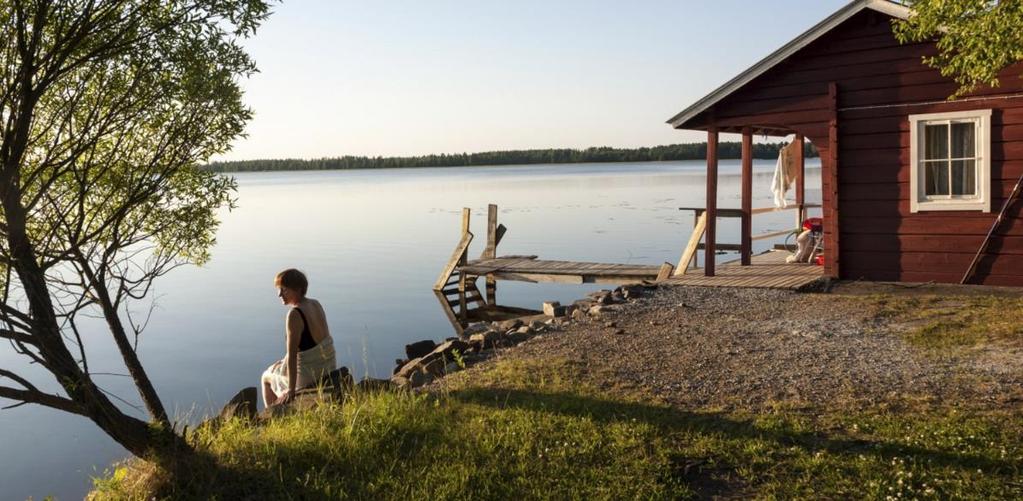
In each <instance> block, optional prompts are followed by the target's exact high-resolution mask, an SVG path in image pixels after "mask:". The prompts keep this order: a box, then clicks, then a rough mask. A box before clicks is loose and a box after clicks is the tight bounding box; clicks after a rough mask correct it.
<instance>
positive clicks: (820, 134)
mask: <svg viewBox="0 0 1023 501" xmlns="http://www.w3.org/2000/svg"><path fill="white" fill-rule="evenodd" d="M935 52H936V49H935V47H934V45H933V44H931V43H919V44H908V45H900V44H899V43H898V42H897V41H896V40H895V38H894V36H893V35H892V32H891V20H890V18H889V17H887V16H885V15H883V14H880V13H877V12H873V11H864V12H861V13H860V14H857V15H856V16H854V17H853V18H851V19H849V20H848V21H846V22H845V23H843V24H842V25H841V26H839V27H837V28H835V29H834V30H832V31H831V32H830V33H828V34H826V35H824V36H822V37H821V38H819V39H818V40H816V41H815V42H813V43H812V44H810V45H809V46H807V47H806V48H804V49H802V50H801V51H799V52H797V53H796V54H794V55H793V56H791V57H790V58H788V59H787V60H786V61H783V62H782V63H780V64H778V65H777V66H775V67H774V68H772V69H771V70H769V71H768V72H766V73H764V74H763V75H761V76H760V77H758V78H756V79H755V80H753V81H752V82H750V83H748V84H747V85H746V86H744V87H743V88H741V89H739V90H738V91H736V92H734V93H732V94H731V95H730V96H728V97H726V98H725V99H723V100H721V101H720V102H719V103H717V104H716V105H715V106H714V107H713V108H712V109H711V110H709V111H708V113H706V114H704V115H700V116H697V117H696V118H694V119H692V120H690V121H689V122H688V123H686V124H683V125H682V126H681V128H686V129H705V128H706V127H709V126H711V125H713V126H716V127H718V128H719V129H720V130H722V131H726V132H739V131H741V128H742V127H744V126H753V127H754V128H755V129H759V130H787V131H792V132H797V133H801V134H803V135H805V136H806V137H807V139H809V140H810V141H812V142H813V143H814V145H815V146H817V148H818V149H819V150H820V152H821V161H822V169H823V172H822V179H823V184H824V186H822V188H823V191H822V193H823V199H824V200H823V202H824V205H825V213H826V214H833V217H832V218H831V219H832V220H831V221H826V224H825V233H826V235H825V237H826V243H827V244H830V245H828V250H827V251H826V252H827V257H828V258H830V259H829V262H828V265H827V268H826V270H825V271H826V273H828V274H830V275H832V276H840V277H842V278H846V279H861V278H862V279H867V280H900V281H914V282H918V281H936V282H958V281H959V280H960V278H962V274H963V273H964V272H965V271H966V269H967V268H968V267H969V264H970V261H971V260H972V259H973V256H974V254H975V253H976V251H977V249H978V248H979V247H980V245H981V243H982V242H983V239H984V236H985V235H986V233H987V231H988V229H989V228H990V227H991V224H992V223H993V222H994V220H995V217H996V216H997V213H998V211H999V210H1000V209H1001V207H1002V204H1003V202H1004V201H1005V198H1006V197H1007V196H1008V194H1009V193H1010V192H1011V191H1012V187H1013V185H1014V184H1015V182H1016V180H1017V179H1018V178H1019V177H1020V175H1021V174H1023V97H1018V96H1013V95H1014V94H1023V80H1021V78H1020V75H1023V65H1016V66H1014V67H1011V68H1008V69H1007V70H1006V71H1004V72H1003V74H1002V75H1001V86H1000V87H997V88H987V87H985V88H982V89H979V90H977V91H976V92H974V93H972V94H970V95H969V96H966V100H964V101H959V102H948V101H946V98H947V97H948V96H949V95H950V94H952V93H953V92H954V91H955V90H956V88H957V85H956V84H955V83H954V82H952V81H951V80H949V79H947V78H945V77H943V76H941V74H940V73H939V72H938V71H937V70H934V69H933V68H930V67H928V66H926V65H925V64H923V62H922V61H921V58H922V57H924V56H927V55H932V54H934V53H935ZM832 82H834V84H835V86H836V87H837V104H832V100H831V98H830V96H829V92H828V90H829V85H830V84H831V83H832ZM833 107H837V110H836V109H835V108H833ZM975 109H992V110H994V111H993V113H992V134H991V136H992V145H991V146H992V147H991V152H992V162H991V180H992V183H993V186H992V196H993V198H992V204H991V207H992V212H991V213H982V212H977V211H962V212H920V213H917V214H913V213H911V212H910V185H909V176H910V169H911V166H910V165H909V155H910V150H909V142H910V133H909V118H908V117H909V115H912V114H919V113H938V112H945V111H958V110H975ZM711 116H712V117H713V124H711V123H710V120H711V119H710V118H709V117H711ZM832 120H835V122H836V123H837V140H836V137H835V135H834V134H832V135H831V137H829V132H832V131H830V129H829V125H831V122H832ZM831 144H835V146H834V147H833V148H835V149H837V155H834V156H833V155H831V152H829V151H828V150H829V147H831V146H829V145H831ZM836 166H837V167H836ZM836 184H837V189H836V186H834V185H836ZM836 202H837V203H836ZM1021 208H1023V201H1020V202H1018V203H1017V204H1016V206H1015V208H1014V209H1013V210H1012V211H1010V212H1009V220H1008V221H1007V222H1006V224H1004V225H1003V226H1002V228H1001V230H1000V231H999V232H998V233H997V234H996V238H995V240H994V241H993V242H992V244H991V247H990V249H989V253H988V255H987V256H986V257H985V258H984V259H983V260H982V261H981V263H980V265H979V266H978V268H977V271H976V274H975V278H974V280H973V281H972V282H973V283H983V284H989V285H1014V286H1023V211H1021ZM829 211H833V212H829ZM836 220H837V223H838V224H837V227H836V225H835V221H836ZM836 247H837V248H838V249H839V254H838V256H837V259H835V256H834V253H833V250H834V249H835V248H836Z"/></svg>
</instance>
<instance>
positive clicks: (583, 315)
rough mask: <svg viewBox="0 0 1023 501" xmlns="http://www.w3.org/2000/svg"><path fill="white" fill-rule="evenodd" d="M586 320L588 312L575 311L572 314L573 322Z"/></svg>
mask: <svg viewBox="0 0 1023 501" xmlns="http://www.w3.org/2000/svg"><path fill="white" fill-rule="evenodd" d="M585 318H586V312H585V311H583V310H575V311H573V312H572V319H573V320H583V319H585Z"/></svg>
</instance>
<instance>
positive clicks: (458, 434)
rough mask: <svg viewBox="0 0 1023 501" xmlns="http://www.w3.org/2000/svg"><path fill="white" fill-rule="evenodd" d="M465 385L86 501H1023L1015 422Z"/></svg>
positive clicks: (570, 379)
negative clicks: (752, 500) (732, 500)
mask: <svg viewBox="0 0 1023 501" xmlns="http://www.w3.org/2000/svg"><path fill="white" fill-rule="evenodd" d="M464 375H468V374H464ZM464 375H463V376H464ZM473 376H474V377H473V378H472V379H470V378H468V377H457V376H456V379H453V380H451V381H450V382H451V383H452V384H450V385H449V388H448V389H447V390H445V391H444V392H442V393H440V394H437V395H413V394H407V393H403V394H391V393H363V394H357V395H354V396H352V397H351V398H349V399H348V400H347V401H345V402H344V403H343V404H324V405H321V406H319V407H317V408H314V409H313V410H310V411H306V412H303V413H301V414H298V415H293V416H289V417H286V418H282V419H279V420H276V421H274V422H272V423H270V424H269V425H266V426H255V425H251V424H248V423H245V422H241V421H232V422H229V423H227V425H226V426H224V427H222V428H221V429H220V430H219V431H216V432H203V433H201V434H199V435H196V436H193V437H191V438H190V439H191V440H192V441H193V442H194V443H195V445H196V446H197V448H198V449H199V450H200V452H201V454H202V455H203V457H204V458H206V460H205V461H206V462H205V463H204V465H203V466H202V467H201V468H197V469H196V470H195V471H193V472H190V473H189V474H187V475H180V476H179V477H178V478H177V479H171V478H169V477H168V476H167V474H165V473H163V472H161V471H159V470H157V469H156V468H154V467H153V466H150V465H149V464H147V463H143V462H139V461H131V462H129V463H127V464H125V465H121V466H118V467H117V468H115V469H114V470H113V471H112V472H110V474H109V475H108V476H107V477H105V478H102V479H97V480H96V486H95V491H94V492H93V494H92V496H93V498H94V499H150V498H153V497H155V498H158V499H189V498H202V499H235V498H245V497H250V498H274V499H319V498H336V499H413V498H414V499H508V498H518V499H684V498H694V497H699V498H704V497H709V496H714V495H722V496H740V497H757V498H766V499H771V498H803V499H818V498H875V499H877V498H890V499H900V498H920V499H924V498H981V499H982V498H1001V499H1009V498H1016V499H1018V498H1020V497H1023V471H1021V467H1023V420H1020V419H1019V415H1018V414H1014V413H1012V412H1009V411H1005V412H985V413H980V414H978V413H970V412H964V411H962V410H958V409H956V408H954V407H949V408H941V409H886V410H878V411H873V412H864V413H858V414H849V413H848V412H843V413H834V414H831V413H828V412H827V411H826V410H819V411H817V412H816V413H809V414H808V413H805V412H796V411H787V410H785V409H784V408H779V409H777V410H775V411H773V412H768V413H764V414H723V413H716V412H710V411H707V412H683V411H680V410H677V409H672V408H669V407H666V406H663V405H660V404H658V403H655V402H644V401H640V400H638V399H637V398H629V396H628V395H626V396H623V397H610V396H608V395H605V394H601V393H600V392H598V391H597V390H596V389H594V388H591V387H589V386H588V385H587V384H586V383H585V382H583V381H578V380H577V378H575V377H574V374H573V372H572V371H571V368H570V365H569V364H568V363H566V362H564V361H559V360H547V361H533V362H529V363H522V362H520V363H513V362H507V361H502V362H497V363H495V364H494V365H493V366H491V367H490V369H489V370H487V371H483V372H477V371H473Z"/></svg>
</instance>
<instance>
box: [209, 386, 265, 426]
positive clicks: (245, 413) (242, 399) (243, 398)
mask: <svg viewBox="0 0 1023 501" xmlns="http://www.w3.org/2000/svg"><path fill="white" fill-rule="evenodd" d="M258 398H259V397H258V395H257V392H256V387H255V386H250V387H248V388H245V389H243V390H242V391H239V392H238V393H237V394H236V395H235V396H233V397H231V400H228V401H227V405H225V406H224V408H223V409H221V410H220V415H219V416H218V419H220V420H222V421H226V420H228V419H231V418H236V417H238V418H242V419H252V418H254V417H256V400H257V399H258Z"/></svg>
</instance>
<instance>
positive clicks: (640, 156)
mask: <svg viewBox="0 0 1023 501" xmlns="http://www.w3.org/2000/svg"><path fill="white" fill-rule="evenodd" d="M782 146H783V145H782V144H781V143H757V144H754V145H753V158H762V159H773V158H778V150H780V149H781V147H782ZM741 154H742V143H738V142H722V143H719V145H718V155H719V157H720V158H723V159H735V158H741ZM806 154H807V156H808V157H809V156H816V155H817V150H816V149H815V148H814V147H813V145H812V144H810V143H809V142H807V143H806ZM706 157H707V143H690V144H671V145H665V146H654V147H650V148H610V147H606V146H605V147H600V148H587V149H584V150H574V149H567V148H563V149H548V150H509V151H485V152H481V153H454V154H439V155H422V156H413V157H357V156H344V157H336V158H319V159H313V160H302V159H277V160H244V161H234V162H213V163H211V164H209V165H207V166H206V169H208V170H210V171H213V172H248V171H271V170H273V171H276V170H331V169H385V168H393V167H466V166H474V165H528V164H567V163H600V162H662V161H669V160H702V159H704V158H706Z"/></svg>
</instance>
